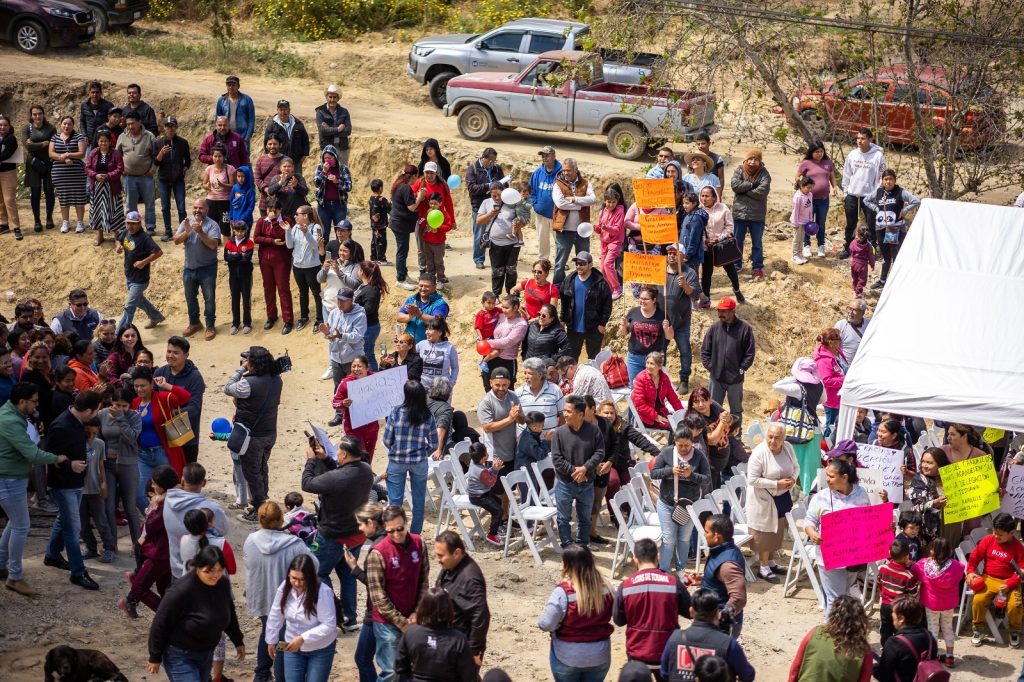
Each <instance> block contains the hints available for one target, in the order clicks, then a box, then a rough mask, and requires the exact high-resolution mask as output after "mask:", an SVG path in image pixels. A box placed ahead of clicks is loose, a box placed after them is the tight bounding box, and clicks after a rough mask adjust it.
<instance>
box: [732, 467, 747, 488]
mask: <svg viewBox="0 0 1024 682" xmlns="http://www.w3.org/2000/svg"><path fill="white" fill-rule="evenodd" d="M732 475H733V478H742V479H743V480H744V482H745V481H746V480H747V463H746V462H740V463H739V464H737V465H736V466H734V467H733V468H732ZM745 484H746V483H744V485H745Z"/></svg>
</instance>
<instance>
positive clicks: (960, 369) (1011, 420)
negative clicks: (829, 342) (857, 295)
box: [837, 199, 1024, 439]
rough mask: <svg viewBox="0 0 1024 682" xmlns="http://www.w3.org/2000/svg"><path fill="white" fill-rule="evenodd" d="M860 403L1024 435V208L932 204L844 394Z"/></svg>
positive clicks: (848, 412) (919, 221) (906, 249)
mask: <svg viewBox="0 0 1024 682" xmlns="http://www.w3.org/2000/svg"><path fill="white" fill-rule="evenodd" d="M841 393H842V400H843V402H842V405H843V406H842V411H841V413H840V418H839V427H838V437H837V439H840V438H849V437H850V435H851V434H852V433H853V420H854V411H855V410H856V408H857V407H864V408H868V409H871V410H879V409H886V410H892V411H894V412H897V413H900V414H910V415H914V416H917V417H927V418H930V419H938V420H942V421H956V422H962V423H967V424H975V425H981V426H991V427H996V428H1001V429H1007V430H1011V431H1017V432H1024V210H1021V209H1019V208H1010V207H1004V206H990V205H986V204H972V203H965V202H954V201H941V200H937V199H925V200H924V201H923V202H922V204H921V208H920V209H919V210H918V213H917V216H916V217H915V219H914V224H913V228H912V229H911V230H910V232H909V234H908V235H907V238H906V241H905V242H904V244H903V246H902V247H901V248H900V253H899V258H898V260H897V262H896V264H895V265H894V267H893V269H892V271H891V272H890V273H889V279H888V282H887V283H886V286H885V290H884V292H883V293H882V297H881V299H880V300H879V302H878V305H877V307H876V309H875V314H874V317H873V318H872V320H871V324H870V325H869V326H868V330H867V332H866V333H865V334H864V338H863V340H862V341H861V343H860V348H859V349H858V351H857V355H856V358H855V360H854V362H853V363H852V365H851V366H850V369H849V372H848V373H847V375H846V380H845V382H844V384H843V388H842V392H841Z"/></svg>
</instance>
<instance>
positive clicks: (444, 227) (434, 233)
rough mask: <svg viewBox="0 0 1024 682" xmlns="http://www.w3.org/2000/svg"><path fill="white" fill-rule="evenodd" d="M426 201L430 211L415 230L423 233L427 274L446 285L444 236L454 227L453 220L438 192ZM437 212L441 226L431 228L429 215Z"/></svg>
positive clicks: (420, 220)
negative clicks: (440, 217)
mask: <svg viewBox="0 0 1024 682" xmlns="http://www.w3.org/2000/svg"><path fill="white" fill-rule="evenodd" d="M427 201H428V202H429V203H430V210H428V211H427V214H426V216H424V217H422V218H420V219H419V224H417V225H416V229H417V230H419V231H421V232H422V233H423V246H424V249H423V251H424V256H426V261H427V272H428V273H430V274H431V275H434V277H436V278H437V281H438V283H440V284H447V283H448V278H447V277H445V276H444V242H445V235H446V234H448V233H449V232H451V230H452V228H453V227H454V226H455V219H454V218H452V214H451V213H449V212H448V209H447V208H446V207H445V205H444V197H442V196H441V193H440V192H434V193H433V194H431V195H430V196H429V197H427ZM431 211H438V212H439V213H440V214H441V215H442V216H444V217H443V219H442V220H441V224H440V225H438V226H437V227H431V226H430V223H429V222H428V221H429V220H430V213H431Z"/></svg>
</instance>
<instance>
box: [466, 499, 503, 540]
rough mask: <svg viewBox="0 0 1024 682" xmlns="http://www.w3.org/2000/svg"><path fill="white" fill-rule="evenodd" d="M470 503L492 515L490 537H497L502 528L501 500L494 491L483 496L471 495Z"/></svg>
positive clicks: (488, 531)
mask: <svg viewBox="0 0 1024 682" xmlns="http://www.w3.org/2000/svg"><path fill="white" fill-rule="evenodd" d="M469 501H470V502H472V503H473V504H475V505H476V506H478V507H481V508H483V510H484V511H486V512H487V513H488V514H490V515H491V524H490V526H489V527H488V529H487V534H488V535H497V534H498V529H499V528H501V500H500V499H499V498H498V494H497V493H495V492H494V490H488V491H487V492H486V493H484V494H483V495H470V496H469Z"/></svg>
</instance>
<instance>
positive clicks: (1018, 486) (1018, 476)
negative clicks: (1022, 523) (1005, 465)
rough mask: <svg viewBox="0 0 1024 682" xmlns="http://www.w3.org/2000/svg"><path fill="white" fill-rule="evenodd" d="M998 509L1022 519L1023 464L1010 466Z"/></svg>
mask: <svg viewBox="0 0 1024 682" xmlns="http://www.w3.org/2000/svg"><path fill="white" fill-rule="evenodd" d="M999 510H1000V511H1004V512H1006V513H1007V514H1009V515H1010V516H1012V517H1013V518H1015V519H1024V466H1022V465H1020V464H1014V465H1012V466H1010V475H1009V476H1008V477H1007V479H1006V494H1005V495H1003V501H1002V502H1001V503H1000V504H999Z"/></svg>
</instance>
